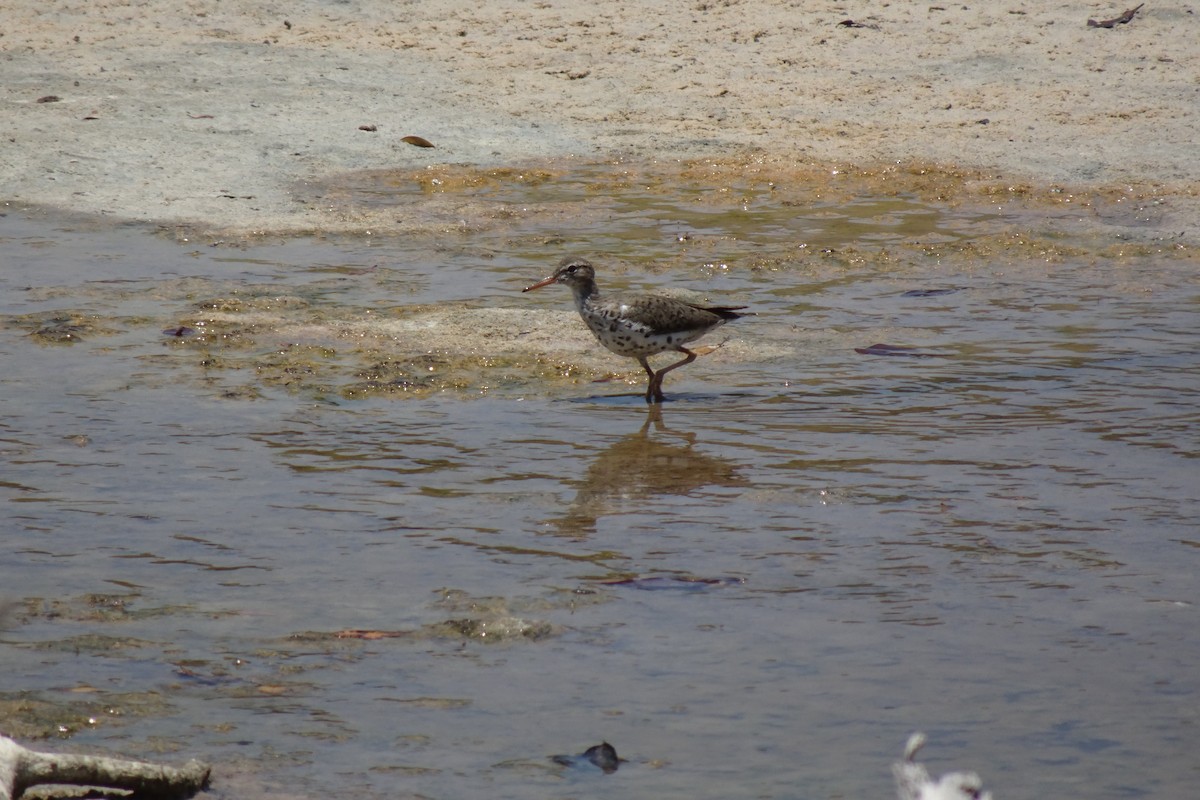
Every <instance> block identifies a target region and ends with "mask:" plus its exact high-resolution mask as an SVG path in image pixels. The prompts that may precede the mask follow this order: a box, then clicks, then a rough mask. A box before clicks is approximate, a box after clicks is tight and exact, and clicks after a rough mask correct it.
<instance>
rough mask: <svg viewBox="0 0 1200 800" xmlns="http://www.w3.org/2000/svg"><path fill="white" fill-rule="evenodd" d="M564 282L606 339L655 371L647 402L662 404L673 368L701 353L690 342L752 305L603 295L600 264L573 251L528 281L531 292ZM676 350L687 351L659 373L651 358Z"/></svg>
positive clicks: (581, 312) (648, 370)
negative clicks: (545, 275)
mask: <svg viewBox="0 0 1200 800" xmlns="http://www.w3.org/2000/svg"><path fill="white" fill-rule="evenodd" d="M552 283H562V284H565V285H567V286H569V287H571V291H572V292H573V293H574V294H575V308H577V309H578V310H579V316H581V317H583V321H584V322H585V323H587V326H588V327H589V328H591V330H592V333H593V334H595V335H596V338H597V339H599V340H600V344H602V345H604V346H605V347H607V348H608V349H609V350H611V351H613V352H614V353H616V354H617V355H619V356H628V357H629V358H636V359H637V361H638V363H639V364H641V365H642V369H644V370H646V374H647V375H649V376H650V384H649V386H647V387H646V402H647V403H661V402H662V401H663V400H664V399H665V398H664V397H663V392H662V381H663V376H664V375H666V374H667V373H668V372H670V371H671V370H673V369H675V368H677V367H682V366H683V365H684V364H690V363H692V362H693V361H695V360H696V354H695V353H693V352H692V351H691V350H688V349H687V348H686V347H684V345H685V344H687V343H688V342H691V341H694V340H696V339H699V338H700V337H701V336H703V335H704V334H706V333H708V332H709V331H711V330H713V329H714V328H717V327H719V326H721V325H724V324H725V323H726V322H729V321H730V320H735V319H738V318H739V317H743V316H745V314H739V313H738V312H739V311H741V310H742V309H744V308H745V307H746V306H699V305H695V304H694V303H686V302H684V301H683V300H677V299H675V298H674V297H664V296H663V295H658V294H638V293H622V294H614V295H605V296H603V297H601V296H600V290H599V289H598V288H597V287H596V268H595V267H593V266H592V263H591V262H590V261H588V260H587V259H586V258H579V257H577V256H568V257H567V258H564V259H563V260H562V261H560V262H559V264H558V268H557V269H556V270H554V274H552V275H551V276H550V277H548V278H546V279H545V280H541V281H538V282H537V283H535V284H533V285H532V286H527V287H525V288H524V289H522V290H521V291H523V292H529V291H533V290H534V289H540V288H542V287H543V286H549V285H550V284H552ZM668 350H674V351H676V352H679V353H683V354H684V359H683V360H682V361H676V362H675V363H674V364H671V365H669V366H666V367H663V368H662V369H660V370H658V371H657V372H655V371H654V370H653V369H651V368H650V364H649V362H647V361H646V359H647V357H649V356H652V355H654V354H655V353H665V352H667V351H668Z"/></svg>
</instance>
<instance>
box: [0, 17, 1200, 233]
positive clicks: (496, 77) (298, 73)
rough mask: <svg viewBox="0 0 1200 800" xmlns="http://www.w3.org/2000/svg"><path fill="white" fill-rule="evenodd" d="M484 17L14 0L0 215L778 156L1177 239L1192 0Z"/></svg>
mask: <svg viewBox="0 0 1200 800" xmlns="http://www.w3.org/2000/svg"><path fill="white" fill-rule="evenodd" d="M478 5H479V4H475V3H466V2H461V0H440V1H439V2H429V3H414V4H409V5H396V4H391V3H382V2H374V1H371V2H359V3H336V2H314V1H313V0H305V1H304V2H299V3H295V4H290V5H289V6H288V7H287V9H286V10H281V9H280V8H279V7H278V6H275V5H273V4H268V3H263V2H254V1H253V0H252V1H251V2H242V3H238V4H236V6H237V8H236V11H235V9H233V8H231V7H230V4H220V3H215V2H182V1H181V0H168V1H167V2H155V3H150V2H101V3H98V4H86V3H60V4H57V6H58V7H57V8H56V9H55V10H53V11H46V10H42V9H44V7H45V6H44V4H42V3H39V2H34V0H15V2H12V3H9V4H6V10H5V17H6V23H7V24H6V26H5V28H6V31H5V34H4V36H3V37H0V64H3V74H4V80H3V81H0V107H2V108H3V109H4V112H3V114H2V115H0V129H2V130H0V132H2V136H3V141H4V143H5V144H4V147H3V149H2V151H0V200H3V201H8V202H11V203H15V204H18V205H22V204H28V205H39V206H51V207H59V208H64V209H68V210H71V211H75V212H82V213H87V214H97V215H103V216H106V217H110V218H113V219H114V220H139V221H147V222H152V223H157V224H163V225H176V224H182V225H192V226H196V227H199V228H201V229H203V230H208V231H213V232H218V231H231V232H240V233H247V232H254V231H283V232H286V231H300V230H355V229H356V228H357V227H358V226H359V225H360V224H361V220H356V219H354V218H353V216H352V215H351V216H347V215H345V214H339V213H332V212H331V211H330V209H328V208H323V207H321V205H320V204H319V203H313V202H310V201H306V200H305V199H304V198H303V197H302V196H301V195H302V193H297V191H296V187H297V186H301V185H303V184H304V183H305V182H307V181H322V180H328V179H330V178H331V177H332V176H336V175H338V174H340V173H346V172H350V171H356V170H368V169H376V170H377V169H394V170H401V171H403V170H420V169H422V168H424V167H426V166H427V165H432V164H445V163H465V164H478V165H497V164H520V163H526V164H528V163H536V162H541V161H546V160H552V159H561V158H570V157H573V158H577V159H583V160H597V159H610V158H624V159H628V160H630V161H652V160H665V159H689V158H722V159H738V158H747V159H753V158H761V157H766V158H771V159H778V160H781V161H782V162H785V163H795V164H805V165H808V166H810V167H811V166H812V165H817V166H818V167H820V166H822V165H854V166H859V167H865V168H872V166H873V165H886V164H889V163H895V162H904V161H914V160H915V161H923V162H931V163H936V164H942V165H952V166H954V167H956V168H964V169H973V170H983V171H986V172H988V173H989V174H992V175H994V176H995V177H997V178H998V179H1012V180H1020V181H1028V182H1032V183H1033V184H1035V185H1039V186H1048V185H1051V184H1055V183H1060V184H1065V185H1068V186H1075V187H1107V188H1109V189H1112V188H1114V187H1117V188H1122V187H1124V189H1126V190H1128V191H1132V192H1137V193H1140V195H1141V196H1143V197H1144V196H1151V195H1152V196H1154V197H1155V198H1157V199H1159V200H1160V201H1162V200H1163V199H1166V200H1169V202H1170V204H1171V206H1172V211H1173V215H1172V216H1173V218H1172V219H1171V220H1170V221H1169V223H1165V224H1168V225H1169V227H1170V228H1171V229H1172V231H1173V233H1174V234H1175V235H1176V236H1178V234H1179V233H1180V232H1181V231H1184V230H1185V229H1186V228H1187V227H1188V226H1187V225H1186V224H1183V223H1182V222H1181V221H1190V220H1191V219H1192V218H1193V213H1192V212H1193V211H1194V210H1195V209H1196V208H1197V203H1196V199H1195V197H1194V194H1195V191H1194V187H1195V185H1196V184H1197V182H1198V181H1200V159H1198V158H1197V157H1196V151H1195V131H1196V130H1198V129H1200V36H1197V35H1194V33H1195V28H1196V26H1197V21H1198V20H1197V15H1195V14H1193V12H1192V9H1191V8H1190V6H1189V5H1188V4H1186V3H1154V4H1151V5H1148V6H1147V7H1144V8H1143V9H1142V10H1141V11H1140V12H1139V13H1138V14H1137V16H1136V17H1135V18H1134V20H1133V21H1132V22H1131V23H1129V24H1127V25H1118V26H1116V27H1114V28H1113V29H1111V30H1109V29H1097V28H1089V27H1087V25H1086V20H1087V19H1088V18H1089V17H1094V18H1098V19H1103V18H1107V17H1111V16H1115V15H1117V14H1119V13H1120V12H1121V11H1122V10H1124V6H1121V7H1118V6H1112V5H1106V4H1103V3H1083V4H1071V3H1054V4H1040V5H1036V4H1031V5H1028V6H1026V5H1023V4H1016V5H1014V4H1004V6H1003V7H1000V6H996V5H983V4H979V5H970V6H964V5H962V4H960V3H954V4H949V3H947V4H908V3H896V4H891V5H884V6H881V5H880V4H877V3H868V2H852V1H848V2H814V3H804V4H795V5H786V4H781V3H773V2H736V1H734V0H728V1H727V2H694V3H680V4H669V5H664V6H663V7H662V8H658V9H656V10H653V11H648V10H647V9H648V8H649V7H648V6H646V5H644V4H635V3H628V2H618V1H616V0H599V1H598V2H588V3H575V2H573V3H549V2H542V3H535V2H518V1H515V0H509V1H508V2H497V3H488V4H484V5H483V6H482V7H477V6H478ZM845 20H853V21H854V22H855V23H857V24H860V25H862V26H863V27H849V26H846V25H842V24H840V23H842V22H843V21H845ZM1189 30H1190V31H1191V33H1188V31H1189ZM51 97H53V98H58V99H57V100H45V98H51ZM39 100H41V101H42V102H39ZM360 126H374V127H375V130H374V131H368V130H360ZM407 135H419V136H423V137H425V138H427V139H429V140H431V141H433V142H434V143H435V144H436V145H437V146H436V148H434V149H424V148H418V147H413V146H411V145H409V144H406V143H404V142H403V141H401V140H402V137H404V136H407ZM375 224H378V223H375ZM1188 233H1189V235H1190V231H1189V232H1188Z"/></svg>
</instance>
